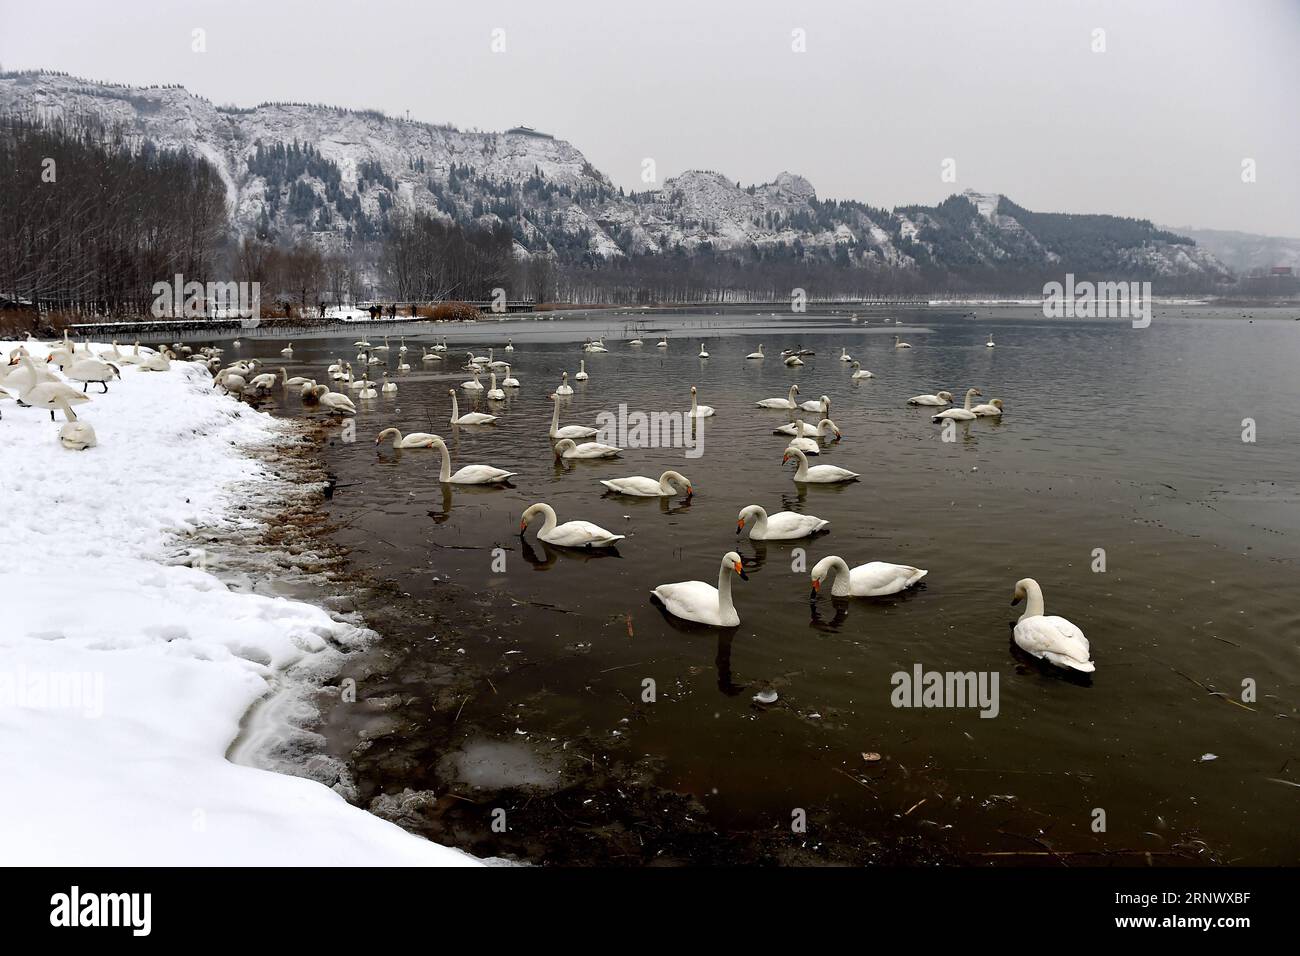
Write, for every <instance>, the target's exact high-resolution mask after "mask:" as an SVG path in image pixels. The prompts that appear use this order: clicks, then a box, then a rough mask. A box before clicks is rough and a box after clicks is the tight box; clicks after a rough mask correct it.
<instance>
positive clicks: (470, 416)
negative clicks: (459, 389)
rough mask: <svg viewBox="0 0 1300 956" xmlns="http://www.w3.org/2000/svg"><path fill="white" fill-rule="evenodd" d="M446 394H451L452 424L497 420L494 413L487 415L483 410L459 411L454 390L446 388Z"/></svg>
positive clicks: (483, 422)
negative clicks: (462, 412)
mask: <svg viewBox="0 0 1300 956" xmlns="http://www.w3.org/2000/svg"><path fill="white" fill-rule="evenodd" d="M447 394H448V395H450V396H451V423H452V424H453V425H491V424H492V423H493V422H494V421H496V420H497V417H496V416H495V415H488V414H485V413H484V412H466V413H465V414H464V415H462V414H461V413H460V406H459V405H458V404H457V403H456V390H455V389H454V388H449V389H447Z"/></svg>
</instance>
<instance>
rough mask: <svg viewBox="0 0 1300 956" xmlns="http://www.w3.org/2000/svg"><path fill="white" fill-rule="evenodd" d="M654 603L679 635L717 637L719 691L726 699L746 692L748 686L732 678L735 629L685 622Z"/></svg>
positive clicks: (714, 662) (715, 664) (716, 660)
mask: <svg viewBox="0 0 1300 956" xmlns="http://www.w3.org/2000/svg"><path fill="white" fill-rule="evenodd" d="M652 603H654V606H655V610H657V611H658V612H659V614H660V616H661V617H662V618H663V619H664V623H665V624H667V625H668V626H669V627H670V628H672V629H673V630H674V631H676V632H677V633H679V634H683V635H686V636H688V637H690V638H692V639H695V640H698V639H700V638H706V637H708V636H709V635H710V634H714V635H717V638H718V644H717V652H716V653H715V654H714V656H713V665H714V667H715V668H716V669H717V674H718V690H719V691H721V692H722V694H723V696H725V697H736V696H738V695H739V694H742V693H744V692H745V689H746V688H747V687H748V686H749V685H748V684H737V683H735V682H734V681H733V680H732V676H731V644H732V641H734V640H735V638H736V629H735V628H734V627H729V628H723V629H721V630H719V629H718V628H716V627H712V626H710V625H708V624H696V623H694V622H693V621H683V620H682V619H681V618H679V617H673V615H672V614H671V613H670V612H669V611H668V610H667V609H666V608H665V607H664V606H663V605H661V604H659V603H658V602H657V601H656V602H652Z"/></svg>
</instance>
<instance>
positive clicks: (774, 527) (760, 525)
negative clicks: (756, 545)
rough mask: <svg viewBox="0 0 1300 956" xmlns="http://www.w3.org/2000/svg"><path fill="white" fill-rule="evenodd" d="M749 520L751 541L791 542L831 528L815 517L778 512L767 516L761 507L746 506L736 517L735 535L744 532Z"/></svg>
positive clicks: (829, 524) (827, 522)
mask: <svg viewBox="0 0 1300 956" xmlns="http://www.w3.org/2000/svg"><path fill="white" fill-rule="evenodd" d="M750 520H753V522H754V526H753V527H752V528H750V529H749V537H750V540H752V541H791V540H793V539H795V538H806V537H808V536H809V535H812V534H816V533H817V532H818V531H824V530H826V529H827V528H829V527H830V526H831V523H830V522H829V521H825V520H823V519H821V518H818V517H817V516H816V515H801V514H797V513H796V512H793V511H778V512H777V513H776V514H774V515H769V514H768V513H767V511H766V509H764V508H763V506H762V505H747V506H746V507H744V508H741V509H740V514H738V515H737V516H736V534H737V535H739V534H740V533H741V532H742V531H744V530H745V525H746V524H747V523H749V521H750Z"/></svg>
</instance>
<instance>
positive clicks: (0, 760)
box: [0, 343, 479, 866]
mask: <svg viewBox="0 0 1300 956" xmlns="http://www.w3.org/2000/svg"><path fill="white" fill-rule="evenodd" d="M16 344H17V343H0V348H3V349H4V352H5V354H7V353H8V351H9V350H10V349H11V348H13V347H15V345H16ZM27 345H28V348H29V349H30V350H31V352H32V354H33V357H34V358H38V359H39V358H43V357H44V349H43V348H42V347H40V346H34V345H33V344H32V343H27ZM97 389H98V386H95V385H92V386H91V393H92V395H93V401H92V402H90V403H89V404H84V405H79V406H77V407H76V411H77V412H78V414H79V416H80V417H81V418H82V420H84V421H87V422H90V423H91V424H92V425H93V426H94V428H95V431H96V433H97V435H98V438H99V446H98V447H96V448H93V449H90V450H88V451H81V452H78V451H68V450H66V449H64V448H63V447H62V446H61V445H60V444H59V442H58V440H57V435H58V429H59V426H60V425H61V424H62V421H63V416H62V414H61V413H60V414H59V415H58V418H59V422H58V423H57V424H53V423H51V422H50V418H49V414H48V413H47V412H46V411H43V410H37V409H29V408H18V407H16V406H15V404H14V403H13V402H5V403H4V404H3V405H2V406H0V413H2V414H3V416H4V418H3V420H2V421H0V534H2V535H3V554H2V556H0V609H2V610H3V617H2V618H0V620H2V621H3V623H0V779H2V780H3V785H0V863H4V864H9V865H33V864H35V865H76V866H108V865H184V866H213V865H238V864H254V865H256V864H293V865H331V866H332V865H382V864H409V865H426V864H433V865H475V864H477V863H478V862H479V861H477V860H475V859H474V858H472V857H470V856H467V855H466V854H463V853H461V852H459V851H457V850H453V849H449V848H447V847H442V846H439V845H437V844H434V843H430V842H429V841H427V840H424V839H421V838H420V837H417V836H414V835H412V834H410V833H407V832H406V831H404V830H402V829H401V828H399V827H397V826H394V825H393V824H391V823H388V822H386V821H383V820H380V819H379V818H377V817H374V816H371V815H370V814H368V813H366V812H365V811H363V810H361V809H358V808H356V807H354V806H352V805H350V804H348V803H347V802H346V801H345V800H344V799H343V798H342V797H340V796H339V795H338V794H337V793H335V792H334V791H333V790H330V789H329V788H327V787H325V786H322V785H321V784H319V783H315V782H313V781H310V780H306V779H302V778H298V777H291V776H285V775H281V774H277V773H272V772H269V771H265V770H259V769H255V768H252V767H245V766H238V765H236V764H233V763H230V762H229V761H228V760H227V759H226V757H225V755H226V753H227V750H228V748H229V747H230V745H231V743H232V741H233V740H234V739H235V737H236V735H237V734H238V732H239V725H240V719H241V717H243V715H244V714H245V713H246V712H247V711H248V710H249V708H250V706H252V705H253V704H254V702H256V701H258V700H259V699H261V698H263V697H265V696H266V695H267V694H268V692H269V691H271V690H273V689H275V688H278V687H281V686H284V684H285V683H289V682H292V680H293V675H294V674H295V673H297V674H301V673H304V672H305V673H311V672H312V670H313V662H314V661H316V660H321V659H324V658H325V657H327V656H328V654H330V653H334V654H337V653H338V650H337V649H338V648H340V647H343V648H346V647H348V646H354V645H355V644H356V643H357V642H358V641H360V640H363V639H364V632H360V631H358V630H357V629H356V628H353V627H351V626H349V625H347V624H343V623H340V622H337V621H335V620H333V619H332V618H331V617H330V616H329V615H328V614H327V613H326V612H325V611H323V610H322V609H320V608H317V607H313V606H311V605H309V604H304V603H300V602H296V601H290V600H285V599H283V598H270V597H264V596H261V595H258V594H251V593H239V592H236V591H232V590H230V589H228V588H227V587H226V586H225V585H224V584H223V583H222V582H221V581H220V580H219V579H218V577H217V576H215V575H214V574H212V573H209V572H208V571H205V570H202V569H200V568H199V567H190V566H184V565H181V566H177V565H174V564H167V563H164V562H165V560H166V558H167V555H168V553H169V552H175V551H176V550H177V536H179V535H184V534H186V533H187V532H190V531H193V530H195V529H197V528H208V527H213V526H218V525H220V526H224V527H226V528H229V527H231V525H232V523H233V524H236V525H237V523H238V522H240V521H244V522H248V520H249V519H247V518H242V517H240V512H239V511H238V510H237V507H236V506H237V505H238V504H239V500H240V497H241V494H247V493H248V492H249V491H250V490H255V489H256V488H257V487H258V486H259V485H265V484H266V483H267V482H268V481H269V480H270V476H269V475H268V474H267V472H266V470H265V469H264V467H263V466H262V465H261V464H259V462H258V460H257V459H256V458H254V457H253V456H252V455H251V454H250V452H251V451H252V450H253V449H255V448H257V447H258V446H263V447H265V446H267V445H269V444H271V443H274V442H276V441H277V440H281V439H282V438H283V436H284V433H285V431H286V429H288V428H290V427H291V426H289V425H287V424H286V423H284V422H281V421H277V420H275V419H272V418H271V417H270V416H268V415H264V414H260V413H258V412H256V411H254V410H252V409H250V408H249V407H248V406H246V405H241V404H239V403H238V402H235V401H234V400H232V399H229V398H226V397H225V396H223V395H219V394H218V393H217V392H216V391H214V390H213V388H212V385H211V379H210V378H209V377H208V375H207V373H206V371H205V370H203V369H202V368H200V367H199V366H197V365H191V364H188V363H180V362H173V363H172V369H171V371H170V372H164V373H156V372H141V371H139V370H138V369H136V368H132V367H123V369H122V380H121V381H115V382H113V383H112V384H110V386H109V393H108V394H107V395H95V394H94V393H95V392H96V391H97ZM251 530H252V529H251V528H250V532H251ZM252 537H253V536H252V534H251V533H250V538H252ZM317 670H319V668H317Z"/></svg>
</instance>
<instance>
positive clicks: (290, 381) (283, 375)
mask: <svg viewBox="0 0 1300 956" xmlns="http://www.w3.org/2000/svg"><path fill="white" fill-rule="evenodd" d="M311 381H312V380H311V379H309V378H303V377H302V376H301V375H295V376H294V377H293V378H290V377H289V373H288V372H287V371H285V370H284V369H280V385H281V386H283V387H284V388H302V386H304V385H306V384H307V383H308V382H311ZM312 384H313V385H314V384H315V382H312Z"/></svg>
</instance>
